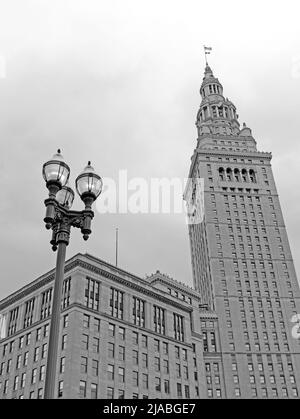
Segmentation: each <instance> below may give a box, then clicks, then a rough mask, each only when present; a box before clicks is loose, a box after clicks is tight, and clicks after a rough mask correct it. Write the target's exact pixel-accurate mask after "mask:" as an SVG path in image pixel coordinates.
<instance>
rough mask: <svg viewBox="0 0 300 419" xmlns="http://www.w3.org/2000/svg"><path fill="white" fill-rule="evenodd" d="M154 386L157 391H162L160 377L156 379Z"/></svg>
mask: <svg viewBox="0 0 300 419" xmlns="http://www.w3.org/2000/svg"><path fill="white" fill-rule="evenodd" d="M154 380H155V381H154V385H155V390H156V391H161V380H160V377H155V379H154Z"/></svg>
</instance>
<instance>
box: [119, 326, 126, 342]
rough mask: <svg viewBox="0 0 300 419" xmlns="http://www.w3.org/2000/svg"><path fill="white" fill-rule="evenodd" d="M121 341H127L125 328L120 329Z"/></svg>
mask: <svg viewBox="0 0 300 419" xmlns="http://www.w3.org/2000/svg"><path fill="white" fill-rule="evenodd" d="M119 339H120V340H125V329H124V327H119Z"/></svg>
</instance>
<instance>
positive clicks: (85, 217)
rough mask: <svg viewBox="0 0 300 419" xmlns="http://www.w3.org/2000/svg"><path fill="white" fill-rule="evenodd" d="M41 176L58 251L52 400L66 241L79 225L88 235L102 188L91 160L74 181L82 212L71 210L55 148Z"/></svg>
mask: <svg viewBox="0 0 300 419" xmlns="http://www.w3.org/2000/svg"><path fill="white" fill-rule="evenodd" d="M43 177H44V179H45V182H46V186H47V188H48V191H49V197H48V198H47V199H46V200H45V206H46V216H45V218H44V222H45V226H46V228H47V230H50V229H51V230H52V238H51V241H50V243H51V245H52V249H53V250H54V251H56V250H58V252H57V259H56V271H55V280H54V292H53V297H52V312H51V324H50V333H49V345H48V357H47V369H46V379H45V392H44V398H45V399H54V398H55V386H56V369H57V355H58V344H59V326H60V311H61V296H62V289H63V281H64V267H65V258H66V247H67V245H68V244H69V240H70V233H71V227H77V228H80V229H81V233H82V235H83V239H84V240H87V239H88V238H89V235H90V234H91V232H92V231H91V222H92V219H93V217H94V212H93V211H92V204H93V202H94V201H95V200H96V199H97V198H98V196H99V195H100V193H101V191H102V179H101V177H100V176H99V175H97V174H96V173H95V171H94V169H93V167H92V166H91V162H88V165H87V166H86V167H85V169H84V170H83V172H82V173H81V174H80V175H79V176H78V177H77V179H76V182H75V183H76V190H77V192H78V194H79V196H80V198H81V200H82V201H83V203H84V205H85V208H84V209H83V210H82V211H73V210H71V207H72V204H73V201H74V192H73V190H72V189H71V188H70V186H69V184H68V180H69V177H70V168H69V166H68V165H67V164H66V163H65V162H64V160H63V157H62V155H61V152H60V150H57V153H56V154H55V155H54V156H53V158H52V159H51V160H49V161H48V162H47V163H45V164H44V165H43Z"/></svg>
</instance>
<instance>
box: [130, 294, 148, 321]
mask: <svg viewBox="0 0 300 419" xmlns="http://www.w3.org/2000/svg"><path fill="white" fill-rule="evenodd" d="M145 306H146V302H145V301H144V300H141V299H140V298H137V297H133V309H132V318H133V324H135V325H137V326H141V327H145Z"/></svg>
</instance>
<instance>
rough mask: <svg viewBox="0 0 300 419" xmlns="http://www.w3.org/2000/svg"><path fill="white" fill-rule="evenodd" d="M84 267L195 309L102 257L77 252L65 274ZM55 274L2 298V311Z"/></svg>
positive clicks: (191, 309)
mask: <svg viewBox="0 0 300 419" xmlns="http://www.w3.org/2000/svg"><path fill="white" fill-rule="evenodd" d="M88 259H90V260H92V261H94V262H96V263H98V264H102V265H104V266H105V267H107V268H109V269H114V270H115V271H116V272H118V271H119V272H120V273H121V275H126V276H129V278H130V279H132V280H133V281H130V279H125V278H122V276H121V275H117V274H115V273H112V272H109V271H108V270H105V269H103V268H101V267H98V266H95V265H94V264H92V263H88V261H87V260H88ZM78 267H79V268H83V269H84V270H86V271H88V272H92V273H94V274H96V275H99V276H102V277H104V278H107V279H109V280H111V281H113V282H117V283H119V284H122V285H125V286H126V287H128V288H131V289H134V290H136V291H137V292H140V293H142V294H144V295H147V296H149V297H152V298H154V299H155V300H159V301H161V302H164V303H166V304H169V305H171V306H173V307H175V308H177V309H180V310H184V311H187V312H191V311H193V308H192V307H190V306H187V305H185V304H187V303H184V302H182V304H181V303H180V302H176V301H173V300H172V299H170V298H168V297H167V296H164V295H161V294H160V292H162V293H163V292H164V291H160V290H159V289H156V288H155V289H154V287H153V290H150V289H149V287H151V284H150V283H149V282H148V281H146V280H144V279H142V278H139V277H137V276H135V275H132V274H130V273H128V272H126V271H122V270H121V269H118V268H116V267H114V266H112V265H110V264H109V263H107V262H104V261H102V260H100V259H97V258H95V257H93V256H91V255H88V254H87V255H83V254H80V253H79V254H77V255H75V256H73V257H72V258H71V259H69V260H68V261H67V262H66V265H65V274H66V273H68V272H70V271H71V270H73V269H76V268H78ZM54 275H55V270H54V269H52V270H51V271H50V272H48V273H47V274H45V275H43V276H41V277H39V278H37V279H36V280H35V281H33V282H31V283H30V284H28V285H26V286H25V287H23V288H22V289H21V290H19V291H16V292H15V293H13V294H12V295H10V296H8V297H6V298H5V299H4V300H2V301H1V302H0V311H2V310H4V309H5V308H7V307H9V306H10V305H12V304H14V303H16V302H17V301H19V300H22V299H23V298H25V297H26V296H28V295H30V294H32V293H34V292H35V291H37V290H38V289H40V288H42V287H44V286H45V285H47V284H50V283H51V282H53V281H54ZM135 281H138V282H139V283H140V284H137V283H136V282H135Z"/></svg>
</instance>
